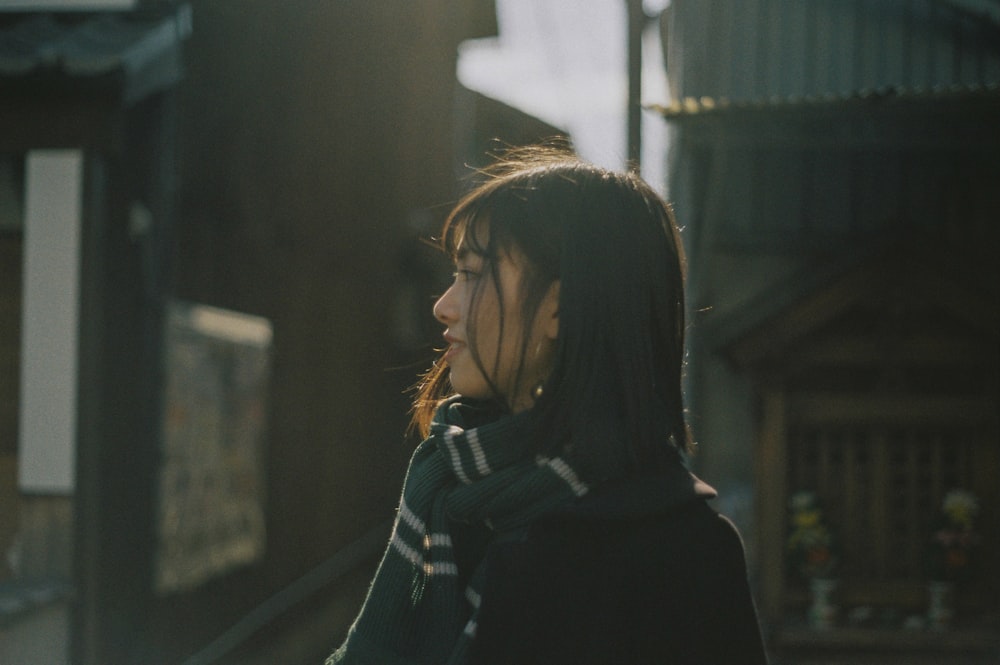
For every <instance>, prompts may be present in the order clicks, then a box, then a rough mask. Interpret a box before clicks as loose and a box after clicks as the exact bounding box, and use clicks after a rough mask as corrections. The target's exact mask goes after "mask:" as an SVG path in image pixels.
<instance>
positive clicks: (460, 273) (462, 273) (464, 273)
mask: <svg viewBox="0 0 1000 665" xmlns="http://www.w3.org/2000/svg"><path fill="white" fill-rule="evenodd" d="M451 276H452V277H453V278H454V279H459V278H460V277H463V278H465V279H466V280H470V279H475V278H476V277H479V273H478V272H476V271H475V270H469V269H468V268H463V269H461V270H456V271H455V272H453V273H452V274H451Z"/></svg>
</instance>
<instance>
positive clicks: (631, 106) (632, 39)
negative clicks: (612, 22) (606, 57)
mask: <svg viewBox="0 0 1000 665" xmlns="http://www.w3.org/2000/svg"><path fill="white" fill-rule="evenodd" d="M625 3H626V4H627V5H628V121H627V123H628V168H629V170H632V171H635V172H636V173H639V171H640V160H641V157H642V31H643V29H644V28H645V27H646V20H647V17H646V11H645V10H644V9H643V7H642V0H625Z"/></svg>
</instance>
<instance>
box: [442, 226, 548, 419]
mask: <svg viewBox="0 0 1000 665" xmlns="http://www.w3.org/2000/svg"><path fill="white" fill-rule="evenodd" d="M484 244H485V243H481V244H480V246H482V245H484ZM525 261H526V259H525V258H524V255H523V254H521V252H519V251H512V252H510V253H507V254H502V255H501V256H500V257H499V258H498V259H497V261H496V274H497V277H498V279H499V283H498V284H497V283H495V282H494V277H493V271H492V270H491V268H490V265H489V263H488V262H487V261H486V259H485V257H483V256H482V255H481V254H477V253H474V252H472V251H470V250H468V248H467V247H465V246H464V243H463V244H462V245H459V248H458V253H457V259H456V261H455V279H454V281H453V282H452V284H451V286H450V287H449V288H448V290H447V291H445V293H444V294H443V295H442V296H441V297H440V298H439V299H438V301H437V302H436V303H435V304H434V316H435V317H436V318H437V320H438V321H440V322H441V323H443V324H444V325H445V326H447V328H446V329H445V331H444V339H445V341H446V342H447V343H448V348H447V350H446V351H445V353H444V356H443V360H444V361H445V362H446V363H447V364H448V369H449V376H450V379H451V385H452V388H454V390H455V392H457V393H459V394H460V395H463V396H465V397H470V398H474V399H491V398H495V397H498V395H495V394H494V392H493V389H492V387H491V385H490V382H492V384H493V385H494V386H496V389H497V390H499V391H501V392H502V393H503V394H501V395H499V397H501V398H504V399H505V400H506V401H507V403H508V405H509V406H510V407H511V410H512V411H514V412H515V413H516V412H518V411H521V410H524V409H526V408H529V407H530V406H531V405H532V403H533V400H532V397H531V390H532V388H533V387H534V386H535V385H537V384H538V383H540V382H541V381H543V380H544V379H545V377H546V376H547V375H548V372H549V370H550V369H551V366H552V357H553V351H554V340H555V336H556V334H557V332H558V318H557V313H556V309H557V307H558V287H556V288H550V289H549V293H548V294H546V297H545V298H543V300H542V304H541V305H540V306H539V309H538V312H537V314H536V316H535V317H534V320H533V321H531V331H530V334H529V337H528V343H527V345H523V341H524V337H523V331H524V323H523V321H522V319H521V312H522V307H521V305H522V300H523V294H522V291H521V288H520V287H521V280H522V277H523V274H524V263H525ZM498 287H499V288H498ZM501 302H502V305H503V331H502V335H501V330H500V320H501V317H500V312H501ZM470 329H471V330H474V334H470ZM470 344H475V352H476V355H477V356H478V358H479V360H480V362H481V364H482V366H483V367H484V368H486V370H487V371H488V372H489V374H490V376H489V379H490V380H489V381H487V377H486V376H485V375H484V374H483V371H482V370H481V369H480V367H479V365H478V364H477V363H476V361H475V358H474V357H473V353H472V351H473V349H472V348H470ZM522 345H523V347H522ZM522 353H523V355H524V367H523V371H522V376H521V380H520V381H519V382H518V385H517V386H514V385H513V384H514V381H515V378H516V376H517V371H518V366H519V365H520V363H521V356H522ZM509 393H513V394H509Z"/></svg>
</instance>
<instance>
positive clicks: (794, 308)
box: [661, 0, 1000, 663]
mask: <svg viewBox="0 0 1000 665" xmlns="http://www.w3.org/2000/svg"><path fill="white" fill-rule="evenodd" d="M663 26H664V36H665V41H666V46H665V48H666V57H667V68H668V74H669V80H670V84H671V86H672V95H673V103H672V105H670V106H669V107H668V108H664V109H661V111H662V113H663V115H664V117H665V119H666V121H667V122H668V123H669V124H670V127H671V132H672V148H671V150H672V152H671V157H670V165H669V171H670V175H669V179H670V182H669V196H670V198H671V199H672V200H673V201H674V202H675V205H676V209H677V213H678V216H679V218H680V219H681V220H682V223H683V224H684V225H685V226H686V227H687V229H688V232H687V237H686V242H687V245H688V253H689V254H688V255H689V262H690V292H691V309H692V311H693V312H694V313H695V314H694V323H693V329H692V334H691V337H692V351H691V363H690V366H691V368H692V370H691V371H692V374H691V376H690V377H689V379H690V394H691V407H692V415H693V420H694V426H695V431H696V433H697V434H698V436H699V438H700V439H701V440H702V442H703V446H702V448H703V451H702V452H701V454H700V455H699V457H698V464H699V466H700V468H701V469H702V470H703V471H704V473H705V475H706V477H708V478H711V479H712V480H714V481H716V482H718V483H719V485H720V486H721V487H720V489H721V490H722V494H723V497H724V499H723V506H722V507H723V508H724V509H725V510H727V511H728V512H731V513H733V514H734V515H735V516H736V517H737V519H738V520H739V521H740V522H741V526H742V527H743V529H744V531H745V533H746V536H747V540H748V546H749V548H750V553H751V561H750V563H751V573H752V576H753V579H754V581H755V584H756V586H757V588H758V592H759V599H760V605H761V611H762V615H763V618H764V620H765V625H766V628H767V630H768V638H769V642H770V645H771V647H772V649H773V651H774V655H775V658H776V660H778V662H789V663H793V662H800V661H799V660H798V659H799V658H802V659H807V658H810V659H811V660H807V661H806V660H802V661H801V662H810V663H812V662H838V663H840V662H864V663H873V662H887V663H888V662H893V663H895V662H906V663H913V662H949V663H959V662H970V663H971V662H977V663H978V662H992V661H991V660H990V659H993V658H995V657H996V654H997V653H998V651H997V649H998V644H997V636H998V635H1000V631H998V623H997V622H998V619H1000V617H998V613H1000V602H998V598H1000V569H998V567H997V566H996V563H995V562H996V561H997V560H998V555H1000V530H998V528H997V525H998V524H1000V515H998V510H1000V494H998V489H997V487H998V482H997V481H998V478H1000V415H998V414H1000V408H998V407H1000V290H998V289H1000V287H998V285H1000V270H998V266H1000V264H998V263H997V262H996V260H995V259H994V257H995V255H996V253H997V251H998V250H1000V232H998V226H997V219H998V217H1000V188H998V187H997V185H996V183H997V182H1000V133H998V132H997V131H996V127H997V122H998V120H1000V51H998V48H997V45H998V44H1000V8H998V6H997V5H996V3H993V2H935V1H931V0H867V1H864V2H841V3H834V2H798V1H797V0H753V1H751V2H739V3H736V2H726V1H724V0H713V1H710V2H688V1H685V0H674V2H673V3H672V4H671V8H670V10H669V12H668V13H667V14H666V15H665V17H664V22H663ZM952 489H963V490H967V491H970V492H972V493H973V494H974V495H975V497H976V498H977V500H978V505H979V509H980V510H979V515H978V520H977V535H978V538H979V543H978V545H977V546H976V547H975V548H974V550H973V555H974V558H973V568H972V569H970V571H969V573H970V574H969V578H970V579H969V580H967V581H966V583H964V584H959V585H958V587H957V608H956V615H955V619H954V622H953V624H952V627H951V629H950V630H948V631H945V632H933V631H931V630H930V629H929V626H928V618H927V604H928V583H929V582H930V581H932V579H933V577H932V575H933V573H932V572H930V571H929V570H928V569H927V567H926V556H925V554H926V551H927V549H928V543H929V542H930V539H931V534H932V526H933V523H934V519H935V517H936V516H937V515H938V514H939V513H940V510H941V503H942V500H943V498H944V496H945V495H946V494H947V493H948V492H949V491H950V490H952ZM801 491H808V492H811V493H813V494H814V495H816V496H818V497H819V499H820V500H821V501H822V503H823V505H824V507H825V519H826V520H828V524H829V528H830V529H831V530H832V531H833V532H834V533H835V534H836V536H837V540H836V543H837V544H836V550H835V553H836V556H837V558H838V561H839V563H838V565H837V566H836V567H835V568H834V567H831V568H830V569H829V570H827V571H825V575H826V576H828V577H834V578H835V579H836V582H837V586H838V595H837V599H836V605H837V606H838V607H839V612H838V614H837V616H836V619H835V622H834V624H835V625H834V627H833V628H832V629H830V630H825V631H821V630H816V629H813V628H810V627H809V625H808V624H807V623H806V622H805V616H806V613H807V605H808V603H809V602H810V597H809V590H808V586H807V584H806V582H805V581H804V580H802V579H800V578H799V577H798V576H797V575H796V574H795V573H794V571H793V570H792V567H791V565H790V564H791V561H790V558H791V556H792V553H791V552H790V551H789V548H788V546H787V543H788V538H789V531H790V527H789V519H790V513H789V500H790V499H791V498H792V496H793V495H795V494H796V493H798V492H801ZM727 496H728V497H729V498H728V499H726V498H725V497H727ZM850 658H854V659H855V660H850ZM880 658H881V660H879V659H880ZM921 658H924V659H927V660H921Z"/></svg>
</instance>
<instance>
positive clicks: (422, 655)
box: [327, 148, 766, 665]
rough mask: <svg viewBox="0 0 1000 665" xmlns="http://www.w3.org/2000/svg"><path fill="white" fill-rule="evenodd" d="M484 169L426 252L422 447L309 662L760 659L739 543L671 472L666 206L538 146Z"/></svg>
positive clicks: (696, 483)
mask: <svg viewBox="0 0 1000 665" xmlns="http://www.w3.org/2000/svg"><path fill="white" fill-rule="evenodd" d="M486 175H487V176H488V177H487V178H486V179H485V180H484V181H483V182H482V183H481V184H480V185H479V186H478V187H476V188H475V189H473V190H472V191H471V193H469V194H468V195H467V196H465V198H463V199H462V200H461V201H460V202H459V203H458V205H457V206H456V208H455V209H454V211H453V212H452V214H451V215H450V216H449V218H448V220H447V222H446V224H445V228H444V232H443V235H442V239H441V242H442V246H443V249H444V250H445V251H446V252H447V253H449V254H450V255H451V257H452V259H453V260H454V262H455V266H456V272H455V280H454V282H453V283H452V285H451V286H450V288H449V289H448V290H447V291H446V292H445V293H444V295H442V296H441V298H440V299H439V300H438V301H437V302H436V303H435V305H434V315H435V316H436V318H437V319H438V320H439V321H440V322H441V323H442V324H443V325H444V326H445V331H444V339H445V341H446V342H447V344H448V346H447V349H446V350H445V351H444V354H443V356H442V357H441V359H440V361H439V362H438V363H436V364H435V366H434V367H433V368H432V370H431V371H430V372H429V373H428V375H427V376H426V377H425V378H424V381H423V382H422V384H421V385H420V387H419V393H418V396H417V400H416V402H415V409H414V423H415V425H416V426H417V427H418V428H419V429H420V431H421V432H422V434H424V436H425V437H426V438H425V440H424V442H423V443H422V444H421V445H420V446H419V447H418V448H417V450H416V451H415V453H414V455H413V459H412V461H411V463H410V468H409V471H408V473H407V478H406V481H405V483H404V487H403V496H402V500H401V502H400V507H399V513H398V516H397V519H396V525H395V528H394V531H393V535H392V539H391V541H390V544H389V547H388V549H387V551H386V553H385V555H384V557H383V560H382V563H381V565H380V567H379V570H378V572H377V574H376V576H375V579H374V581H373V583H372V587H371V590H370V592H369V595H368V598H367V600H366V601H365V605H364V607H363V608H362V611H361V614H360V615H359V617H358V619H357V620H356V621H355V623H354V625H353V626H352V628H351V631H350V633H349V635H348V637H347V640H346V641H345V642H344V644H343V645H342V646H341V647H340V649H338V650H337V651H336V652H335V653H334V654H333V655H332V656H331V657H330V658H329V659H328V661H327V663H328V664H337V663H345V664H348V663H371V664H376V663H377V664H379V665H385V664H388V663H427V664H432V663H433V664H439V663H473V664H488V663H504V664H515V665H524V664H528V663H546V664H550V665H551V664H558V663H574V664H580V663H616V664H617V663H692V664H694V663H697V664H701V665H704V664H720V663H739V664H741V665H745V664H749V663H761V662H765V660H766V658H765V655H764V649H763V646H762V643H761V638H760V631H759V629H758V624H757V618H756V613H755V610H754V605H753V601H752V599H751V596H750V591H749V588H748V584H747V579H746V567H745V562H744V557H743V548H742V543H741V541H740V538H739V535H738V534H737V532H736V530H735V528H734V527H733V525H732V524H731V523H730V522H729V521H728V520H726V519H725V518H723V517H721V516H719V515H718V514H717V513H715V512H714V511H713V510H712V509H711V508H710V507H709V506H708V504H707V503H706V500H707V499H710V498H711V497H713V496H715V492H714V491H713V490H712V489H711V488H710V487H708V486H707V485H705V484H704V483H702V482H701V481H700V480H698V479H697V478H695V477H694V476H692V475H691V474H690V473H689V472H688V471H687V469H686V468H685V466H684V461H683V457H684V455H685V454H686V453H688V452H689V451H690V447H691V441H690V437H689V433H688V429H687V426H686V424H685V420H684V408H683V403H682V397H681V374H682V367H683V354H684V329H685V324H684V295H683V282H684V275H683V267H684V259H683V253H682V250H681V245H680V241H679V239H678V233H677V227H676V225H675V223H674V220H673V216H672V213H671V211H670V209H669V207H668V206H667V204H666V203H664V201H663V200H662V199H661V198H660V197H659V196H658V195H657V194H656V193H655V192H654V191H653V190H652V189H651V188H650V187H649V186H648V185H647V184H645V183H644V182H643V181H642V180H640V179H639V178H638V177H637V176H635V175H631V174H619V173H612V172H609V171H606V170H603V169H600V168H598V167H595V166H592V165H589V164H586V163H583V162H581V161H579V160H577V159H576V158H574V157H572V156H570V155H568V154H566V153H565V152H560V151H556V150H553V149H544V148H535V149H530V150H524V151H520V152H518V154H516V155H513V156H508V158H506V159H505V160H503V161H502V162H500V163H499V164H497V165H496V166H495V167H493V168H492V169H490V170H489V171H488V172H487V173H486Z"/></svg>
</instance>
